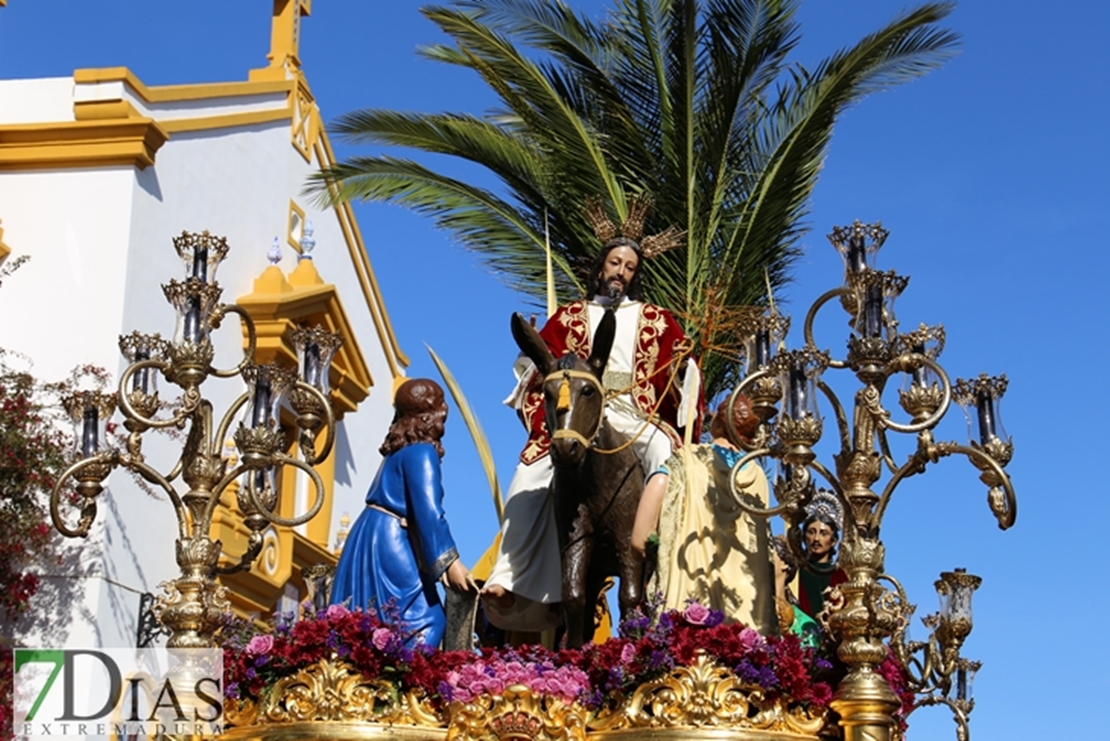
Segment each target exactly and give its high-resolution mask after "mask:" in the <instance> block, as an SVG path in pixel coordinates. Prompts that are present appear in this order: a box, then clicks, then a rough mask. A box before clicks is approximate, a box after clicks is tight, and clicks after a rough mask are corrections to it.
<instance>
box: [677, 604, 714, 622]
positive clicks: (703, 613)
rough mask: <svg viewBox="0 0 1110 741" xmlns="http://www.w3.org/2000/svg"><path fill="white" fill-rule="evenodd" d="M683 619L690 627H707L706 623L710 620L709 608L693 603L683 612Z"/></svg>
mask: <svg viewBox="0 0 1110 741" xmlns="http://www.w3.org/2000/svg"><path fill="white" fill-rule="evenodd" d="M682 617H684V618H685V619H686V622H688V623H690V625H705V624H706V621H707V620H709V608H708V607H706V606H705V605H701V604H698V603H697V602H691V603H690V604H689V605H687V607H686V609H685V610H684V611H683V613H682Z"/></svg>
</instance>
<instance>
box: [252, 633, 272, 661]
mask: <svg viewBox="0 0 1110 741" xmlns="http://www.w3.org/2000/svg"><path fill="white" fill-rule="evenodd" d="M273 649H274V637H273V636H272V635H270V634H268V633H267V634H266V635H261V636H255V637H254V638H252V639H251V640H250V642H249V643H248V644H247V649H246V651H247V655H248V656H259V655H261V654H268V653H270V651H272V650H273Z"/></svg>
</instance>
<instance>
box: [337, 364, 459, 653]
mask: <svg viewBox="0 0 1110 741" xmlns="http://www.w3.org/2000/svg"><path fill="white" fill-rule="evenodd" d="M393 404H394V409H395V412H394V415H393V423H392V424H391V425H390V427H389V432H388V433H387V434H386V437H385V442H383V443H382V445H381V447H380V448H379V451H380V452H381V454H382V455H383V456H385V459H384V460H383V461H382V463H381V467H380V468H379V469H378V473H377V475H376V476H375V477H374V483H372V484H371V485H370V491H369V492H368V493H367V494H366V509H365V510H363V512H362V514H361V515H359V517H358V520H357V521H356V522H355V525H354V527H353V528H351V532H350V534H349V535H348V536H347V540H346V543H345V544H344V547H343V553H342V555H341V556H340V557H339V565H338V566H337V567H336V571H335V579H334V581H333V582H332V589H331V602H332V604H346V605H347V606H348V607H350V608H351V609H354V608H363V609H371V608H373V609H377V610H378V611H379V612H381V611H382V610H383V609H386V610H388V611H389V615H390V616H394V615H395V616H396V617H397V618H399V619H400V620H401V621H402V622H403V624H404V626H405V628H406V630H407V631H408V632H409V636H410V637H409V640H408V641H407V643H408V644H409V645H410V646H411V645H414V644H417V643H423V644H426V645H428V646H438V645H439V643H440V641H441V640H442V639H443V633H444V630H445V628H446V623H447V619H446V616H445V614H444V610H443V605H442V603H441V602H440V598H439V593H438V592H437V590H436V582H437V581H440V580H442V581H443V583H444V584H445V585H446V586H447V588H449V589H456V590H458V591H462V592H466V591H471V590H476V587H475V586H474V585H473V580H472V578H471V576H470V571H469V570H468V569H467V568H466V567H465V566H464V565H463V564H462V562H461V561H460V560H459V554H458V551H457V550H456V548H455V541H454V539H453V538H452V537H451V529H450V528H449V527H448V526H447V517H446V516H445V515H444V512H443V482H442V476H441V474H440V458H442V457H443V446H442V445H441V444H440V440H441V439H442V438H443V432H444V423H445V421H446V419H447V403H446V402H445V400H444V397H443V389H442V388H440V387H439V384H437V383H436V382H435V381H431V380H428V379H423V378H417V379H412V380H409V381H405V382H404V383H403V384H401V386H400V387H399V388H398V389H397V393H396V395H395V397H394V402H393Z"/></svg>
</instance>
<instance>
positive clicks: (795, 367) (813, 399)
mask: <svg viewBox="0 0 1110 741" xmlns="http://www.w3.org/2000/svg"><path fill="white" fill-rule="evenodd" d="M828 362H829V359H828V355H826V354H825V353H822V352H817V351H814V350H811V349H802V350H787V351H783V352H780V353H779V354H778V355H776V356H775V358H774V360H773V362H772V364H771V365H772V369H773V370H774V371H775V372H776V373H777V374H778V376H779V383H780V384H782V388H783V391H784V399H783V411H784V413H785V415H786V416H787V417H790V418H791V419H793V420H795V421H801V420H803V419H805V418H807V417H809V418H812V419H816V420H820V419H821V412H820V408H819V407H818V405H817V395H818V391H817V381H818V379H819V378H820V377H821V373H822V372H823V371H824V370H825V368H826V367H827V366H828Z"/></svg>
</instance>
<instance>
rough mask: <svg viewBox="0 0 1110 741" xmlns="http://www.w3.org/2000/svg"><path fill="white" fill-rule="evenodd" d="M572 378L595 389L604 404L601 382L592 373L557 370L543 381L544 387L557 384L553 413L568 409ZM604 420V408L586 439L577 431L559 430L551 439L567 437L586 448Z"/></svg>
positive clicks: (603, 389) (603, 391) (603, 390)
mask: <svg viewBox="0 0 1110 741" xmlns="http://www.w3.org/2000/svg"><path fill="white" fill-rule="evenodd" d="M572 378H577V379H578V380H580V381H585V382H587V383H589V384H590V385H592V386H593V387H594V388H595V389H597V393H598V394H599V395H600V397H601V400H602V403H603V404H604V402H605V388H604V387H603V386H602V385H601V381H599V380H598V379H597V376H595V375H594V374H593V373H588V372H586V371H580V370H572V369H567V370H557V371H554V372H553V373H548V374H547V375H546V376H544V379H543V382H544V385H545V386H546V385H547V384H548V383H549V382H551V381H558V382H559V396H558V397H557V398H556V402H555V411H557V412H565V411H568V410H569V409H570V379H572ZM604 419H605V410H604V407H602V411H601V414H598V415H597V423H596V424H595V425H594V430H593V432H591V433H590V436H589V437H588V438H587V437H586V436H585V435H583V434H582V433H580V432H579V431H578V430H566V429H560V430H555V432H554V433H553V434H552V435H551V439H552V440H561V439H563V438H568V437H569V438H571V439H572V440H577V441H578V442H580V443H582V445H584V446H585V447H587V448H588V447H590V446H591V445H592V444H593V441H594V439H595V438H596V437H597V434H598V433H599V432H600V431H601V423H602V421H603V420H604Z"/></svg>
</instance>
